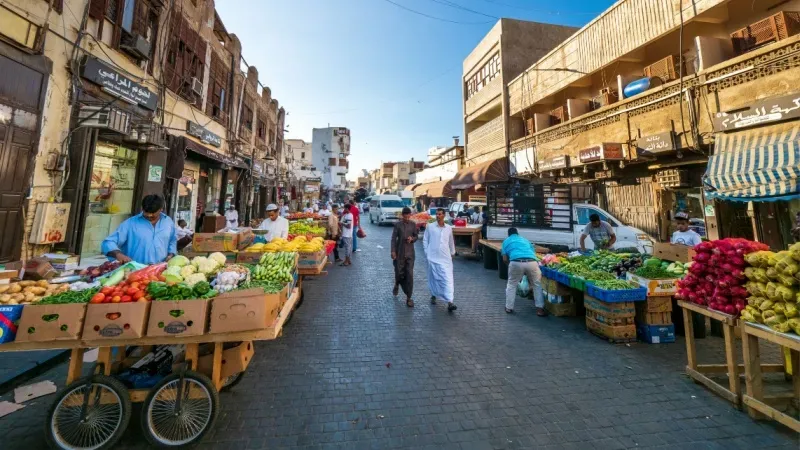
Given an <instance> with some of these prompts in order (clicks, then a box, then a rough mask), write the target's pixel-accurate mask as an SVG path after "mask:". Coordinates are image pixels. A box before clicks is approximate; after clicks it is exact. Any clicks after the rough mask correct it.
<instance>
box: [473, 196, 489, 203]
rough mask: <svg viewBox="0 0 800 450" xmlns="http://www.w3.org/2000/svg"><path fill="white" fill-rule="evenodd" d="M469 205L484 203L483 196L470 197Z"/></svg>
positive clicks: (484, 197) (484, 198)
mask: <svg viewBox="0 0 800 450" xmlns="http://www.w3.org/2000/svg"><path fill="white" fill-rule="evenodd" d="M469 203H486V196H485V195H470V196H469Z"/></svg>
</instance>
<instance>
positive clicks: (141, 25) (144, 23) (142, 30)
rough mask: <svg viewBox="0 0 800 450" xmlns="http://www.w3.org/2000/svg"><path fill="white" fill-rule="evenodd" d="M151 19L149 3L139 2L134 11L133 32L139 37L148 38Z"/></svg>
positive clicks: (140, 0)
mask: <svg viewBox="0 0 800 450" xmlns="http://www.w3.org/2000/svg"><path fill="white" fill-rule="evenodd" d="M149 18H150V7H149V6H148V4H147V2H145V1H143V0H138V1H137V2H136V6H134V11H133V24H132V26H131V31H132V32H133V33H135V34H138V35H139V36H147V28H148V22H149Z"/></svg>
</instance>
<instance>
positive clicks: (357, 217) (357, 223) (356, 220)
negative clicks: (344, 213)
mask: <svg viewBox="0 0 800 450" xmlns="http://www.w3.org/2000/svg"><path fill="white" fill-rule="evenodd" d="M345 208H346V209H349V210H350V213H351V214H353V253H355V252H360V251H361V250H359V248H358V230H360V229H361V211H359V210H358V206H356V201H355V200H350V201H349V203H347V204H345Z"/></svg>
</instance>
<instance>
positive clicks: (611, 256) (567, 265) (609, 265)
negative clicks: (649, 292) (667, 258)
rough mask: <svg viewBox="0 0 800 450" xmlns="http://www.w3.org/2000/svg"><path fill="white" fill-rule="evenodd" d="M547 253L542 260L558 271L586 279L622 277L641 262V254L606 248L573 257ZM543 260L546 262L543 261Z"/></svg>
mask: <svg viewBox="0 0 800 450" xmlns="http://www.w3.org/2000/svg"><path fill="white" fill-rule="evenodd" d="M548 256H551V255H547V256H545V257H544V258H543V259H542V262H543V263H544V264H546V265H548V266H549V267H552V268H554V269H556V270H558V271H559V272H563V273H567V274H569V275H574V276H579V277H582V278H585V279H587V280H604V279H605V280H609V279H615V278H619V277H624V276H625V274H626V273H627V272H628V271H631V270H635V269H636V268H638V267H639V266H640V265H641V264H642V256H641V255H639V254H632V253H614V252H610V251H607V250H600V251H595V252H593V253H592V254H590V255H579V256H573V257H567V256H563V257H559V256H553V257H552V258H548ZM545 260H547V262H546V263H545Z"/></svg>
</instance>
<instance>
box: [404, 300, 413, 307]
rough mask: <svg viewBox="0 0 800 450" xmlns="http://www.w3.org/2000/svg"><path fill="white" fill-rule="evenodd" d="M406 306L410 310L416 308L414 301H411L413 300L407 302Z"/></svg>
mask: <svg viewBox="0 0 800 450" xmlns="http://www.w3.org/2000/svg"><path fill="white" fill-rule="evenodd" d="M406 306H408V307H409V308H413V307H414V300H411V299H408V300H406Z"/></svg>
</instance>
